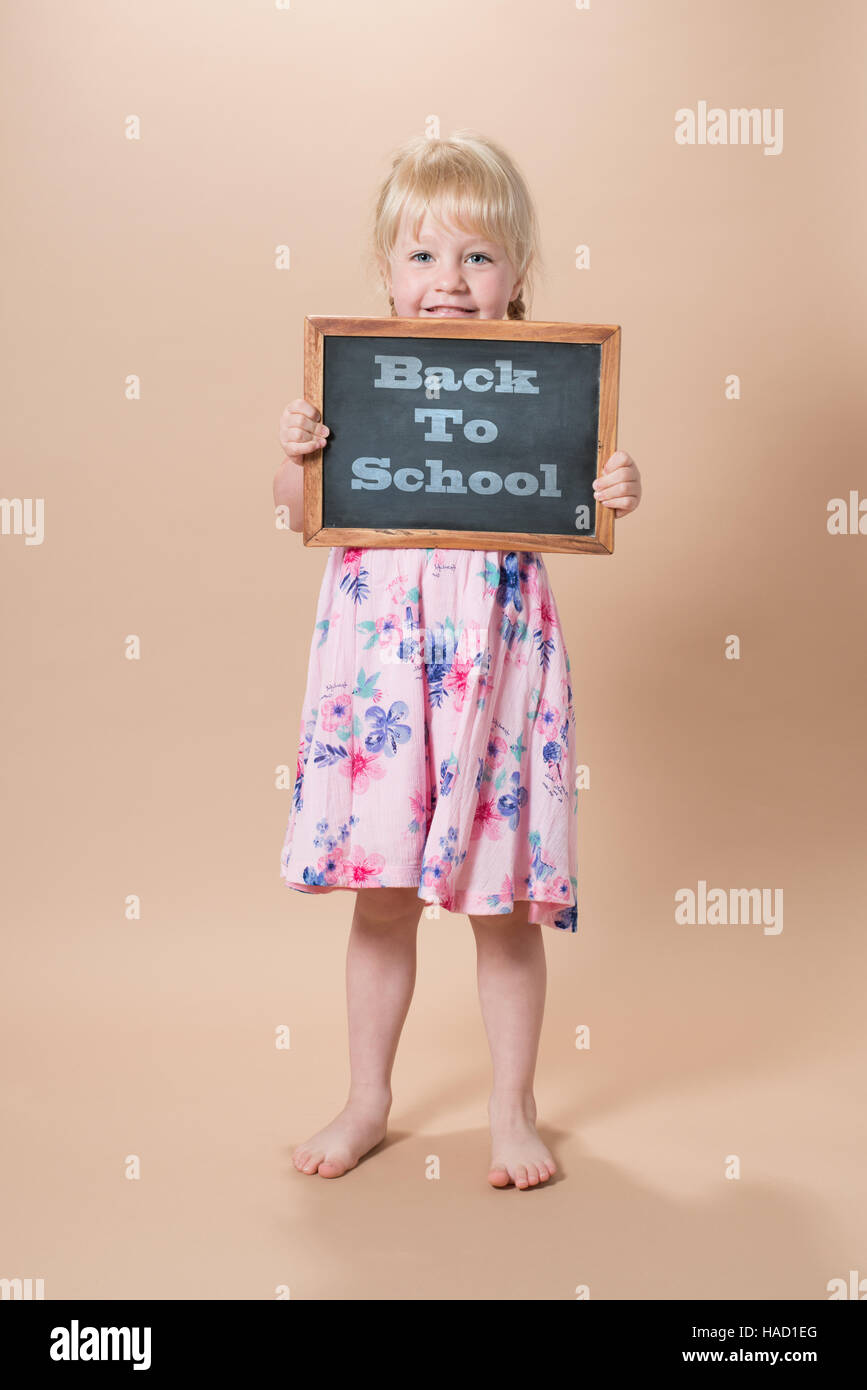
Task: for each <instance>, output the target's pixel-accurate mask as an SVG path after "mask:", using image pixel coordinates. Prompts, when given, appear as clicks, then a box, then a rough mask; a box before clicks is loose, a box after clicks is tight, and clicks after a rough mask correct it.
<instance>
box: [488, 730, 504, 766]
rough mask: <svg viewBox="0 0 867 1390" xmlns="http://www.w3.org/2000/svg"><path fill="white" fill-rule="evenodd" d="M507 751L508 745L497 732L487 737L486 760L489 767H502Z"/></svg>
mask: <svg viewBox="0 0 867 1390" xmlns="http://www.w3.org/2000/svg"><path fill="white" fill-rule="evenodd" d="M508 751H509V745H508V744H507V743H506V740H505V739H504V738H501V737H500V735H499V734H494V735H493V736H492V737H491V738H489V739H488V762H489V763H490V765H491V767H502V766H503V759H504V758H505V756H506V754H507V753H508Z"/></svg>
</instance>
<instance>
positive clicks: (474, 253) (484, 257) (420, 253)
mask: <svg viewBox="0 0 867 1390" xmlns="http://www.w3.org/2000/svg"><path fill="white" fill-rule="evenodd" d="M429 255H430V251H414V252H413V253H412V255H411V256H410V260H411V261H414V260H415V259H416V257H417V256H429ZM470 255H471V256H481V258H482V260H483V261H489V260H490V259H491V258H490V256H488V255H486V254H485V252H484V251H471V252H470Z"/></svg>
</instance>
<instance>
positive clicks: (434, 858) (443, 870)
mask: <svg viewBox="0 0 867 1390" xmlns="http://www.w3.org/2000/svg"><path fill="white" fill-rule="evenodd" d="M451 871H452V861H451V860H450V859H443V858H441V857H440V856H439V855H436V854H434V855H431V857H430V859H427V860H426V861H425V863H424V864H423V865H422V869H421V881H422V884H423V885H424V887H425V888H443V889H444V888H445V887H446V885H447V883H448V878H449V874H450V873H451Z"/></svg>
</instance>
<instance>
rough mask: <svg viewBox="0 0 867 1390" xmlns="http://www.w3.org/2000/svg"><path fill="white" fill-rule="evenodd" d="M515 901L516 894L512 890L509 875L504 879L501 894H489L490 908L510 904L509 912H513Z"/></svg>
mask: <svg viewBox="0 0 867 1390" xmlns="http://www.w3.org/2000/svg"><path fill="white" fill-rule="evenodd" d="M514 900H515V893H514V889H513V888H512V880H511V879H510V878H509V875H508V874H506V875H505V877H504V878H503V882H502V883H501V884H500V891H499V893H489V894H488V905H489V906H490V907H498V906H499V905H500V904H501V903H508V904H509V910H510V911H511V909H512V904H513V903H514Z"/></svg>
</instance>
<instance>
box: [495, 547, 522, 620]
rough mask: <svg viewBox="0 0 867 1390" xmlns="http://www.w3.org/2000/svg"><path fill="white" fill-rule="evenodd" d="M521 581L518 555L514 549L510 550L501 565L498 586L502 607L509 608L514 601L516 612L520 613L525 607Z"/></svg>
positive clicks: (498, 600)
mask: <svg viewBox="0 0 867 1390" xmlns="http://www.w3.org/2000/svg"><path fill="white" fill-rule="evenodd" d="M519 585H520V581H519V574H518V557H517V555H516V553H515V551H514V550H510V551H509V553H508V554H507V555H505V556H504V557H503V563H502V564H501V565H500V583H499V585H498V586H497V603H498V604H499V605H500V607H501V608H507V607H508V606H509V604H510V603H514V605H515V611H516V613H520V612H521V609H522V608H523V607H524V600H523V599H522V598H521V590H520V587H519Z"/></svg>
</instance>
